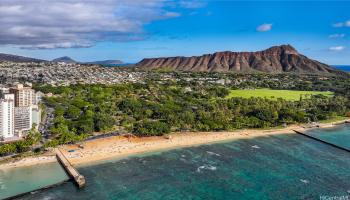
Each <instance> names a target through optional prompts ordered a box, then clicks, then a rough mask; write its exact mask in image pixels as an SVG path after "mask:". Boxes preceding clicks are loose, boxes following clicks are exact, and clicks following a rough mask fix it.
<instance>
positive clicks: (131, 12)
mask: <svg viewBox="0 0 350 200" xmlns="http://www.w3.org/2000/svg"><path fill="white" fill-rule="evenodd" d="M179 16H180V13H176V12H171V11H168V10H167V7H166V0H147V1H146V0H55V1H53V0H52V1H51V0H48V1H42V0H1V3H0V45H12V46H17V47H21V48H34V49H35V48H71V47H90V46H93V45H95V43H96V42H99V41H105V40H109V41H130V40H140V39H143V38H144V35H145V33H144V30H143V26H144V25H145V24H147V23H150V22H152V21H155V20H162V19H167V18H173V17H179Z"/></svg>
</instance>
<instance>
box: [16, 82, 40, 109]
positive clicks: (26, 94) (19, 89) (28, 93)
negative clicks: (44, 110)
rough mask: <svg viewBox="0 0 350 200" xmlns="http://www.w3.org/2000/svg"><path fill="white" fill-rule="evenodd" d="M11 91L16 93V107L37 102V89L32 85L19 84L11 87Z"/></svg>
mask: <svg viewBox="0 0 350 200" xmlns="http://www.w3.org/2000/svg"><path fill="white" fill-rule="evenodd" d="M10 93H12V94H14V95H15V106H16V107H24V106H31V105H35V104H36V103H37V99H36V98H37V97H36V95H35V91H34V90H33V89H32V88H31V87H25V86H23V84H17V85H16V86H15V87H13V88H10Z"/></svg>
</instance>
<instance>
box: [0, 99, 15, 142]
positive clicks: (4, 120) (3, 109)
mask: <svg viewBox="0 0 350 200" xmlns="http://www.w3.org/2000/svg"><path fill="white" fill-rule="evenodd" d="M14 136H15V132H14V95H13V94H3V99H0V139H1V140H6V139H8V138H11V137H14Z"/></svg>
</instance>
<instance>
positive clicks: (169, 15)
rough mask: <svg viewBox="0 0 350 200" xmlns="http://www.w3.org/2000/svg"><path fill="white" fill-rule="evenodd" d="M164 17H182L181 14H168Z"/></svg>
mask: <svg viewBox="0 0 350 200" xmlns="http://www.w3.org/2000/svg"><path fill="white" fill-rule="evenodd" d="M164 15H165V16H166V17H180V16H181V13H178V12H166V13H165V14H164Z"/></svg>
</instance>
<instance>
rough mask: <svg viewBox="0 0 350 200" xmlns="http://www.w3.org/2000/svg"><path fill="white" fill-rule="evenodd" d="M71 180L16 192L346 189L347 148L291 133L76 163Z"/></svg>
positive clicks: (279, 194)
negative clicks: (76, 179)
mask: <svg viewBox="0 0 350 200" xmlns="http://www.w3.org/2000/svg"><path fill="white" fill-rule="evenodd" d="M79 171H80V172H81V173H82V174H83V175H84V176H85V178H86V180H87V185H86V187H85V188H84V189H81V190H79V189H77V188H76V187H75V185H74V184H73V183H72V182H66V183H64V184H62V185H60V186H58V187H54V188H50V189H47V190H43V191H40V192H37V193H35V194H30V195H26V196H23V197H21V198H19V199H29V200H40V199H69V200H75V199H93V200H99V199H126V200H131V199H132V200H134V199H135V200H138V199H149V200H167V199H173V200H186V199H194V200H196V199H259V200H260V199H320V196H347V195H350V154H349V153H348V152H345V151H342V150H339V149H336V148H334V147H331V146H327V145H325V144H322V143H320V142H317V141H314V140H312V139H309V138H307V137H305V136H301V135H297V134H290V135H278V136H269V137H260V138H255V139H249V140H237V141H233V142H227V143H220V144H212V145H203V146H199V147H191V148H184V149H176V150H171V151H166V152H159V153H156V154H151V155H146V156H139V157H130V158H127V159H123V160H118V161H110V162H106V163H101V164H98V165H94V166H85V167H80V168H79Z"/></svg>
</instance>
